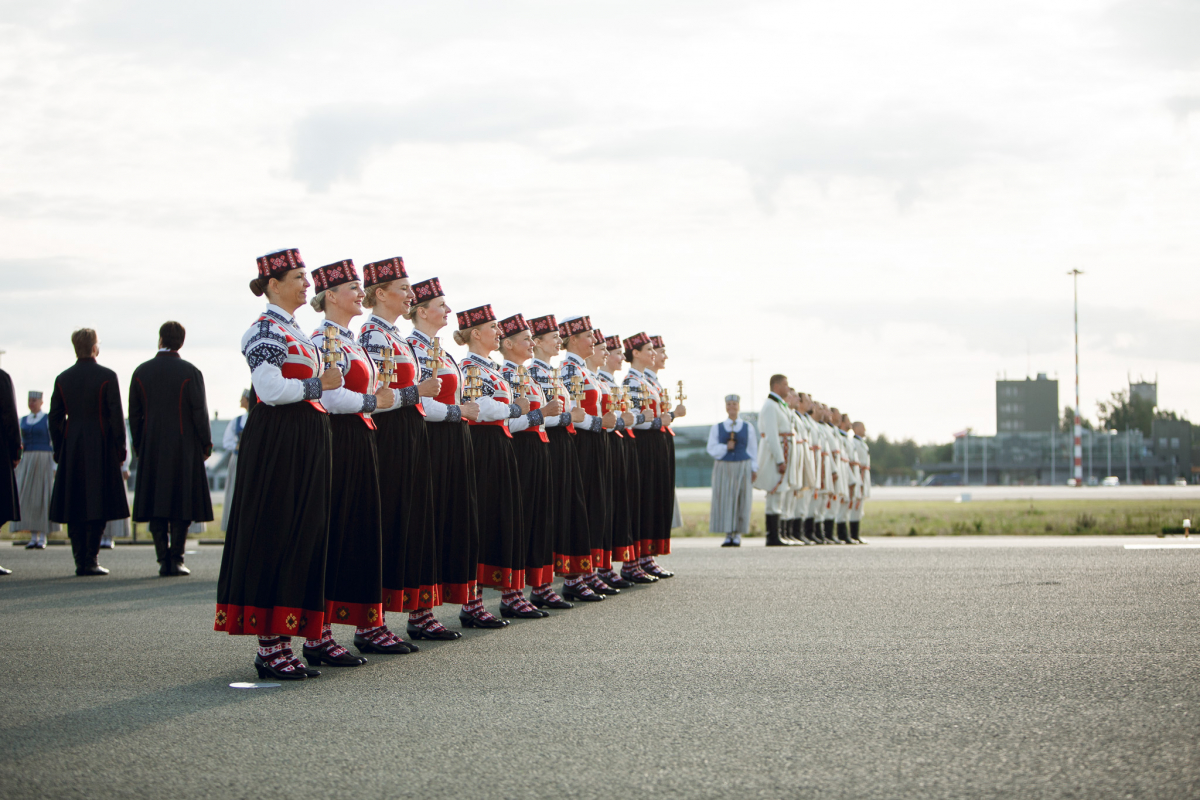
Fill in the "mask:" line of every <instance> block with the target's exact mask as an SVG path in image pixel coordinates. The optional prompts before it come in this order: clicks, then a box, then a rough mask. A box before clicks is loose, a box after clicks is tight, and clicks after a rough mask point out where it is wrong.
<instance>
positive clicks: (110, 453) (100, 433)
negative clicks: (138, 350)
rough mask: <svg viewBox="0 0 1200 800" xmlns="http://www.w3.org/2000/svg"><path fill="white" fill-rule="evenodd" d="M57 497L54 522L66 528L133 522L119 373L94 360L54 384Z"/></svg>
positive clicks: (85, 360)
mask: <svg viewBox="0 0 1200 800" xmlns="http://www.w3.org/2000/svg"><path fill="white" fill-rule="evenodd" d="M48 418H49V422H50V442H51V444H52V445H53V446H54V460H55V462H57V463H58V470H57V471H56V472H55V473H54V491H53V492H52V493H51V495H50V521H51V522H60V523H64V522H65V523H66V524H68V525H75V524H82V523H85V522H107V521H108V520H112V519H125V518H126V517H128V516H129V501H128V500H127V499H126V497H125V481H124V480H122V479H121V465H122V464H123V463H124V462H125V417H124V415H123V414H122V413H121V389H120V387H119V386H118V385H117V373H115V372H113V371H112V370H111V369H109V368H108V367H102V366H100V365H99V364H97V363H96V359H94V358H81V359H79V360H78V361H76V362H75V366H73V367H71V368H70V369H68V370H66V371H65V372H63V373H62V374H61V375H59V376H58V377H57V378H55V379H54V394H53V395H51V397H50V413H49V415H48Z"/></svg>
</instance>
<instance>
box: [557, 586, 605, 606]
mask: <svg viewBox="0 0 1200 800" xmlns="http://www.w3.org/2000/svg"><path fill="white" fill-rule="evenodd" d="M562 594H563V597H569V598H571V599H572V600H579V601H580V602H583V603H598V602H600V601H601V600H603V599H604V595H602V594H597V593H596V592H595V591H594V590H593V589H592V587H590V586H588V585H587V584H586V583H581V584H580V585H578V586H563V590H562Z"/></svg>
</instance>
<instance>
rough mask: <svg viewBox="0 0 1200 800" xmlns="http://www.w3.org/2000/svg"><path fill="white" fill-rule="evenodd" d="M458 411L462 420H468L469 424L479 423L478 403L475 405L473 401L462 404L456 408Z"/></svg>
mask: <svg viewBox="0 0 1200 800" xmlns="http://www.w3.org/2000/svg"><path fill="white" fill-rule="evenodd" d="M458 410H459V412H460V413H461V414H462V417H463V419H469V420H471V422H478V421H479V403H476V402H475V401H474V400H472V401H470V402H468V403H463V404H462V405H461V406H459V407H458Z"/></svg>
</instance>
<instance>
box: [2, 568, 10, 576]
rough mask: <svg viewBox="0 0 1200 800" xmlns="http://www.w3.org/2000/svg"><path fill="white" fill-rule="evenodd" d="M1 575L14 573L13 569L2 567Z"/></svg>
mask: <svg viewBox="0 0 1200 800" xmlns="http://www.w3.org/2000/svg"><path fill="white" fill-rule="evenodd" d="M0 575H12V570H11V569H5V568H4V567H0Z"/></svg>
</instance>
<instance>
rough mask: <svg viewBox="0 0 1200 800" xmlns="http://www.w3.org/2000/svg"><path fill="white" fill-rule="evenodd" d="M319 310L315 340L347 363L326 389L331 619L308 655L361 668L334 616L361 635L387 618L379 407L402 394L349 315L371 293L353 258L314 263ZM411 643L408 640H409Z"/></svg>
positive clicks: (328, 356) (307, 647)
mask: <svg viewBox="0 0 1200 800" xmlns="http://www.w3.org/2000/svg"><path fill="white" fill-rule="evenodd" d="M312 279H313V284H314V286H315V288H316V292H317V293H316V295H315V296H314V297H313V299H312V300H311V301H310V305H312V307H313V309H314V310H316V311H319V312H322V313H324V314H325V319H323V320H321V324H320V325H318V326H317V329H316V330H315V331H314V332H313V334H312V336H311V337H310V338H311V339H312V343H313V345H314V346H315V347H316V348H317V349H318V350H320V351H321V357H322V359H323V360H324V361H325V363H326V364H332V365H333V366H335V367H337V368H338V369H339V370H341V373H342V376H343V381H344V382H343V384H342V386H341V388H338V389H334V390H332V391H327V392H325V394H324V396H323V397H322V400H321V403H322V405H324V406H325V409H326V410H327V411H328V412H329V427H330V430H331V431H332V433H333V461H332V468H333V477H332V480H331V490H330V498H329V547H328V550H327V555H326V558H325V624H324V625H323V626H322V628H321V631H320V633H319V635H316V636H314V635H309V636H308V638H307V640H306V641H305V642H304V658H305V659H306V660H307V661H308V663H309V664H312V665H313V666H314V667H319V666H320V665H321V664H322V662H323V663H325V664H328V665H329V666H331V667H357V666H361V665H362V664H365V663H366V661H367V660H366V659H365V658H362V657H361V656H355V655H352V654H351V653H350V652H349V651H348V650H347V649H346V648H344V647H342V646H341V645H340V644H338V643H337V642H336V641H335V640H334V638H333V623H335V622H336V623H338V624H341V625H352V626H354V629H355V630H354V635H355V638H356V639H359V638H363V637H364V636H365V635H367V634H369V633H372V632H374V631H375V630H376V629H378V628H379V626H380V625H382V624H383V586H382V579H381V575H382V562H381V558H380V549H381V542H382V531H381V529H380V525H379V503H380V499H379V459H378V457H377V455H376V446H375V421H374V420H373V419H372V418H371V415H372V413H373V412H374V411H375V410H376V409H378V408H385V409H386V408H390V407H391V406H393V405H395V404H396V403H397V402H399V397H398V393H397V392H396V390H395V389H392V388H391V387H388V386H382V387H379V388H378V390H376V386H377V385H378V383H379V381H378V376H377V373H376V371H375V363H374V362H373V361H372V360H371V357H370V356H368V355H367V353H366V351H364V350H363V349H362V347H360V346H359V345H358V343H357V342H356V341H355V340H354V333H353V332H352V331H351V330H350V321H351V320H352V319H354V318H355V317H357V316H358V315H359V314H361V313H362V310H363V308H362V301H363V297H364V296H365V293H364V292H363V290H362V283H361V282H360V281H359V278H358V271H357V270H356V269H355V268H354V263H353V262H352V261H350V260H349V259H346V260H345V261H336V262H334V263H332V264H327V265H325V266H323V267H319V268H318V269H315V270H313V274H312ZM405 649H407V645H406V646H405Z"/></svg>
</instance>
